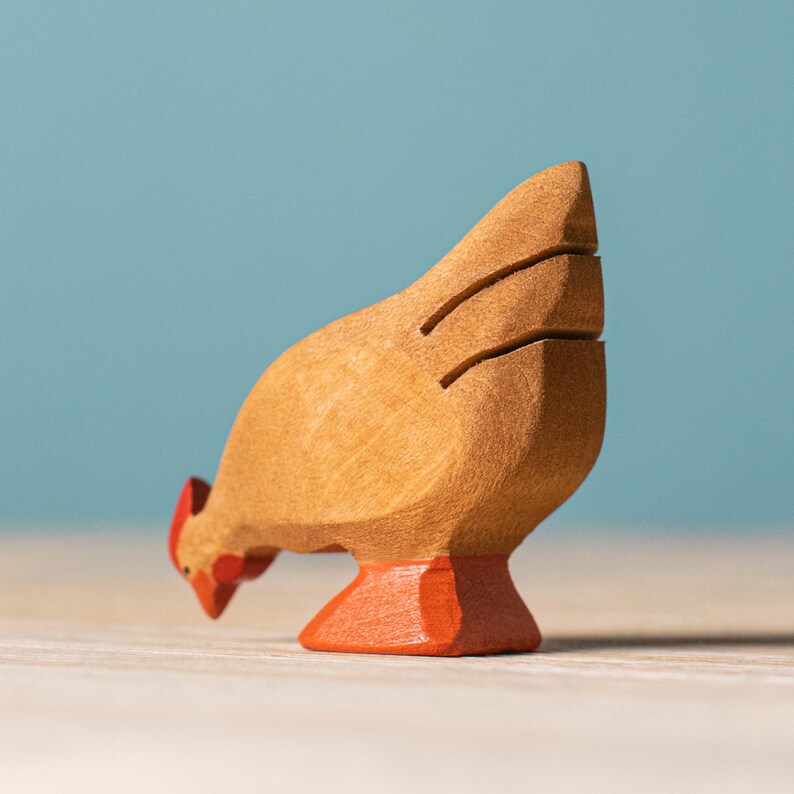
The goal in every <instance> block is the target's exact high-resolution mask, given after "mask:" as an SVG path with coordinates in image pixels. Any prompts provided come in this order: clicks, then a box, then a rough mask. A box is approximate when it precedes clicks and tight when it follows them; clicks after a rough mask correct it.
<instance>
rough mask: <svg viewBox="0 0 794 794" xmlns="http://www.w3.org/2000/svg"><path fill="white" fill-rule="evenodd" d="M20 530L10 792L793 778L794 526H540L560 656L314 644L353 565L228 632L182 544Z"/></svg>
mask: <svg viewBox="0 0 794 794" xmlns="http://www.w3.org/2000/svg"><path fill="white" fill-rule="evenodd" d="M0 543H2V549H3V551H2V555H1V558H0V582H1V583H2V584H0V593H1V594H2V599H0V617H1V620H0V661H1V662H2V666H0V771H2V775H1V776H0V790H2V791H9V792H12V791H13V792H18V791H47V792H61V791H63V792H72V791H74V792H78V791H79V792H86V791H89V792H90V791H103V792H104V791H113V792H125V791H136V792H148V791H169V792H176V791H186V792H197V791H201V792H203V791H208V792H209V791H213V792H218V791H226V790H229V791H231V790H234V791H243V792H247V791H270V792H274V791H310V790H316V791H347V792H350V791H364V790H369V791H387V792H391V791H440V792H444V791H454V792H457V791H503V792H512V791H539V790H547V791H564V792H579V791H587V792H593V791H610V792H616V791H627V792H628V791H643V792H648V791H660V792H661V791H665V792H667V791H698V792H703V791H719V792H734V791H735V792H749V791H753V792H761V791H763V792H770V791H772V792H777V791H780V792H783V791H786V792H789V791H791V790H792V782H793V781H794V535H789V536H788V537H787V536H786V535H784V534H777V535H774V534H763V533H745V534H742V535H739V534H724V535H717V534H708V533H705V534H704V533H701V534H690V535H685V534H682V533H664V532H657V533H653V534H650V535H649V534H647V533H645V534H636V535H629V534H618V533H610V532H596V531H589V532H586V533H580V532H574V531H571V530H565V529H564V528H559V527H550V526H549V527H546V526H544V527H541V529H540V530H539V531H538V533H537V534H536V535H533V536H532V537H530V538H529V539H528V541H527V542H526V543H525V544H524V545H523V546H522V547H521V548H520V549H519V550H518V552H517V553H516V554H515V555H514V556H513V559H512V570H513V573H514V578H515V580H516V584H517V586H518V588H519V590H520V591H521V594H522V595H523V596H524V598H525V599H526V601H527V603H528V604H529V606H530V608H531V609H532V611H533V613H534V615H535V617H536V618H537V620H538V623H539V624H540V626H541V629H542V630H543V632H544V635H545V637H546V640H545V642H544V645H543V646H542V648H541V651H540V652H537V653H535V654H528V655H523V656H503V657H484V658H464V659H433V658H424V659H419V658H411V657H372V656H369V657H368V656H354V655H341V654H340V655H336V654H320V653H313V652H309V651H305V650H303V649H301V648H300V646H299V645H298V643H297V641H296V636H297V633H298V631H299V630H300V629H301V628H302V626H303V625H304V623H305V622H306V621H307V620H308V619H309V618H310V617H311V616H312V614H313V613H314V612H315V611H316V610H317V609H319V608H320V607H321V606H322V605H323V604H324V603H325V602H326V601H327V599H328V598H329V597H330V596H331V595H333V594H334V593H335V592H337V591H338V590H339V589H340V588H341V587H342V586H344V585H345V584H346V583H347V582H348V581H349V580H350V579H351V578H352V577H353V575H354V574H355V564H354V563H353V561H352V560H351V559H350V558H348V557H345V556H336V555H326V556H323V555H319V556H293V555H286V554H285V555H282V556H281V557H279V559H278V560H277V561H276V562H275V563H274V564H273V566H272V568H271V569H270V570H269V571H268V572H267V574H266V575H265V576H264V577H263V578H262V579H261V580H259V581H257V582H255V583H252V584H250V585H249V586H248V587H246V588H243V589H242V590H241V591H240V593H239V594H238V596H237V599H236V600H235V602H234V603H233V604H232V605H231V606H230V608H229V609H228V611H227V613H226V614H225V615H224V617H223V618H222V619H221V621H219V622H218V623H212V622H211V621H209V619H207V618H205V617H204V616H203V615H202V614H201V613H200V610H199V609H198V606H197V604H196V603H195V602H194V596H193V594H192V593H190V592H189V590H188V589H186V588H185V587H184V583H183V582H181V581H180V580H179V577H178V576H177V575H176V573H175V572H174V571H173V570H172V569H171V567H170V563H169V562H168V560H167V556H166V552H165V538H164V537H162V536H155V535H152V534H146V533H137V534H136V533H124V532H121V531H116V532H110V531H108V530H103V529H102V528H96V529H95V530H92V531H88V530H86V531H84V532H78V531H77V530H75V529H72V530H64V531H63V532H60V533H52V532H32V531H31V532H26V533H22V532H13V533H5V534H4V535H2V536H0Z"/></svg>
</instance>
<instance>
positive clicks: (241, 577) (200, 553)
mask: <svg viewBox="0 0 794 794" xmlns="http://www.w3.org/2000/svg"><path fill="white" fill-rule="evenodd" d="M211 488H212V486H210V484H209V483H207V482H205V481H204V480H202V479H200V478H198V477H191V478H190V479H189V480H188V481H187V482H186V483H185V485H184V486H183V488H182V493H181V494H180V495H179V499H178V501H177V503H176V509H175V510H174V517H173V518H172V519H171V531H170V534H169V538H168V551H169V553H170V555H171V561H172V562H173V563H174V567H175V568H176V569H177V571H179V573H181V574H182V576H184V577H185V578H186V579H187V580H188V581H189V582H190V583H191V584H192V585H193V589H194V590H195V591H196V595H197V596H198V599H199V602H200V603H201V606H203V607H204V611H205V612H206V613H207V614H208V615H209V616H210V617H211V618H218V617H220V615H221V613H222V612H223V610H224V609H226V605H227V604H228V603H229V601H230V600H231V597H232V596H233V595H234V591H235V590H236V589H237V586H238V585H239V584H240V582H242V581H245V580H246V579H255V578H256V577H257V576H259V575H260V574H262V573H264V572H265V569H266V568H267V567H268V566H269V565H270V563H271V562H272V561H273V558H272V557H246V556H241V555H239V554H228V553H222V552H221V551H220V549H218V548H217V544H213V543H212V542H209V543H208V542H205V539H204V537H203V536H204V535H205V533H208V532H211V527H207V526H205V525H206V523H207V522H206V521H204V520H202V519H204V518H205V517H204V516H203V515H202V512H203V510H204V506H205V505H206V503H207V499H208V498H209V495H210V490H211Z"/></svg>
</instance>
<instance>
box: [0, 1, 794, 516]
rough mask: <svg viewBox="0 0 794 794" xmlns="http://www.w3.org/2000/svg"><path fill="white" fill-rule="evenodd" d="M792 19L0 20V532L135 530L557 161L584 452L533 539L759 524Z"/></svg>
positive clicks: (287, 13)
mask: <svg viewBox="0 0 794 794" xmlns="http://www.w3.org/2000/svg"><path fill="white" fill-rule="evenodd" d="M792 5H793V4H791V3H790V2H779V3H772V2H753V3H749V2H738V3H737V2H711V3H693V2H691V1H690V2H666V3H656V4H651V3H636V2H624V3H588V2H582V3H565V2H546V3H499V2H480V3H461V2H455V3H438V2H436V3H433V2H421V3H419V2H417V3H408V2H401V3H388V4H386V3H378V2H366V3H338V2H337V3H320V2H317V3H310V4H300V3H298V4H296V3H292V2H291V3H278V4H271V3H264V2H250V3H243V2H229V0H226V1H225V2H217V3H204V2H182V3H177V2H163V0H157V2H138V1H137V0H136V2H129V3H122V2H115V3H100V2H53V3H40V2H34V0H21V1H20V2H15V3H8V2H3V3H1V4H0V18H2V24H1V25H0V92H1V93H0V102H1V103H2V105H1V112H2V126H1V129H2V133H1V136H0V169H1V172H0V184H2V191H1V192H2V228H1V229H0V235H1V239H0V257H1V259H0V265H1V267H2V283H0V365H1V366H2V412H1V415H0V441H1V442H2V455H1V461H0V466H2V469H0V519H1V520H3V521H5V522H6V523H10V524H16V525H19V524H24V523H27V522H44V521H83V520H89V521H102V520H112V521H142V522H152V523H154V522H161V523H164V522H166V521H167V520H168V517H169V515H170V512H171V509H172V507H173V503H174V500H175V498H176V496H177V492H178V490H179V488H180V486H181V484H182V481H183V480H184V478H185V476H187V475H188V474H191V473H199V474H203V475H204V476H207V477H210V478H211V477H212V476H213V475H214V472H215V467H216V465H217V461H218V458H219V455H220V452H221V449H222V446H223V443H224V441H225V438H226V434H227V432H228V430H229V427H230V424H231V422H232V420H233V418H234V416H235V413H236V411H237V409H238V407H239V405H240V403H241V401H242V400H243V398H244V397H245V395H246V394H247V392H248V390H249V388H250V387H251V385H252V384H253V382H254V381H255V379H256V378H257V377H258V376H259V374H260V372H261V371H262V370H263V369H264V368H265V366H266V365H267V364H268V363H269V362H270V361H271V360H272V359H273V358H274V357H275V356H276V355H277V354H278V353H279V352H280V351H281V350H282V349H283V348H285V347H286V346H288V345H290V344H291V343H293V342H295V341H297V340H298V339H299V338H301V337H302V336H304V335H305V334H306V333H308V332H309V331H311V330H313V329H315V328H317V327H319V326H321V325H323V324H325V323H326V322H328V321H330V320H332V319H334V318H336V317H337V316H339V315H341V314H344V313H347V312H350V311H352V310H354V309H357V308H360V307H362V306H365V305H367V304H369V303H372V302H374V301H376V300H378V299H380V298H382V297H385V296H387V295H389V294H391V293H392V292H394V291H396V290H398V289H400V288H402V287H403V286H405V285H406V284H408V283H409V282H411V281H412V280H414V279H415V278H416V277H418V276H419V275H420V274H421V273H422V272H424V271H425V270H426V269H427V268H428V267H429V266H430V265H432V264H433V263H434V262H435V261H436V260H437V259H438V258H439V257H440V256H441V255H442V254H443V253H445V251H446V250H447V249H448V248H449V247H450V246H451V245H452V244H453V243H455V242H456V240H457V239H458V238H459V237H460V236H461V235H462V234H463V233H464V232H466V231H467V230H468V228H469V227H470V226H471V225H472V224H473V223H474V222H475V221H476V220H477V219H478V218H479V217H480V216H481V215H482V214H483V213H484V212H485V211H486V210H487V209H488V208H489V207H490V206H491V205H492V204H493V203H494V202H495V201H496V200H498V199H499V198H501V196H502V195H503V194H504V193H506V192H507V191H508V190H510V189H511V188H512V187H513V186H514V185H516V184H517V183H518V182H520V181H522V180H523V179H525V178H526V177H528V176H530V175H531V174H533V173H534V172H536V171H538V170H539V169H541V168H544V167H546V166H549V165H552V164H554V163H557V162H560V161H563V160H569V159H582V160H584V161H585V162H587V164H588V166H589V168H590V175H591V179H592V183H593V190H594V194H595V200H596V210H597V215H598V223H599V232H600V238H601V253H602V255H603V264H604V276H605V286H606V300H607V316H608V320H607V328H606V334H605V338H606V340H607V354H608V368H609V417H608V428H607V434H606V439H605V444H604V450H603V454H602V456H601V458H600V460H599V462H598V464H597V466H596V469H595V470H594V472H593V474H592V475H591V477H590V479H589V480H588V481H587V483H586V484H585V485H584V486H583V487H582V489H581V490H580V492H579V493H578V494H577V496H576V497H575V498H574V499H573V500H572V501H571V502H570V503H569V504H568V505H567V506H566V507H565V508H564V509H563V510H562V511H561V512H560V514H559V515H560V519H561V520H566V521H571V522H577V523H587V524H605V523H612V524H617V525H625V526H631V527H643V526H683V527H686V526H716V527H736V526H741V525H744V524H750V523H751V524H753V525H778V526H791V525H792V519H794V482H792V480H793V479H794V478H793V476H792V460H793V459H794V421H793V420H792V406H794V369H793V365H794V356H792V305H793V303H794V276H793V275H792V255H791V251H792V242H791V237H792V230H791V227H792V222H793V221H794V217H792V206H791V204H792V202H791V198H792V190H791V179H792V155H791V148H792V136H791V129H792V125H794V114H793V113H792V104H791V100H790V95H791V74H792V59H791V49H792V48H791V41H792V34H793V33H794V29H793V27H794V26H792V11H791V8H792Z"/></svg>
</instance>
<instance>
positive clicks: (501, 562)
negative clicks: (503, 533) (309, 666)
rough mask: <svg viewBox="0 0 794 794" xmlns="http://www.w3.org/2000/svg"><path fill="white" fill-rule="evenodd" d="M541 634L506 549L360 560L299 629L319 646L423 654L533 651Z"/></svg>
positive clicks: (303, 640)
mask: <svg viewBox="0 0 794 794" xmlns="http://www.w3.org/2000/svg"><path fill="white" fill-rule="evenodd" d="M540 639H541V638H540V632H539V630H538V627H537V625H536V623H535V621H534V619H533V617H532V615H531V614H530V612H529V610H528V609H527V607H526V606H525V604H524V602H523V601H522V600H521V596H520V595H519V594H518V591H517V590H516V589H515V586H514V585H513V581H512V579H511V578H510V572H509V571H508V567H507V557H505V556H481V557H436V558H434V559H431V560H407V561H400V562H379V563H369V564H364V565H361V569H360V571H359V574H358V576H357V577H356V579H355V580H354V581H353V582H352V583H351V584H350V585H348V587H346V588H345V589H344V590H343V591H342V592H341V593H339V595H337V596H336V597H335V598H333V599H332V600H331V601H330V602H329V603H328V604H327V605H326V606H325V607H324V608H323V609H322V610H320V612H319V613H318V614H317V615H316V616H315V617H314V618H313V619H312V621H311V622H310V623H309V624H308V625H307V626H306V628H305V629H304V630H303V632H302V633H301V635H300V641H301V644H302V645H303V646H304V647H305V648H309V649H312V650H317V651H338V652H348V653H389V654H413V655H419V656H468V655H478V654H487V653H498V652H503V651H532V650H535V648H537V647H538V646H539V645H540Z"/></svg>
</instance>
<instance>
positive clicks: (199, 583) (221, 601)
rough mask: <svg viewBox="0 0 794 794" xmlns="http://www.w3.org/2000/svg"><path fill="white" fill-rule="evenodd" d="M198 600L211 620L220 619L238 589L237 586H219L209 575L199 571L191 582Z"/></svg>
mask: <svg viewBox="0 0 794 794" xmlns="http://www.w3.org/2000/svg"><path fill="white" fill-rule="evenodd" d="M191 584H192V585H193V589H194V590H195V591H196V595H197V596H198V600H199V601H200V602H201V606H203V607H204V611H205V612H206V613H207V614H208V615H209V616H210V617H211V618H219V617H220V616H221V613H222V612H223V610H224V609H226V605H227V604H228V603H229V601H230V600H231V597H232V596H233V595H234V591H235V590H236V589H237V585H236V584H218V583H217V582H213V581H212V579H211V578H210V577H209V575H208V574H207V573H205V572H204V571H198V573H196V574H195V576H194V577H193V579H192V580H191Z"/></svg>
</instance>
